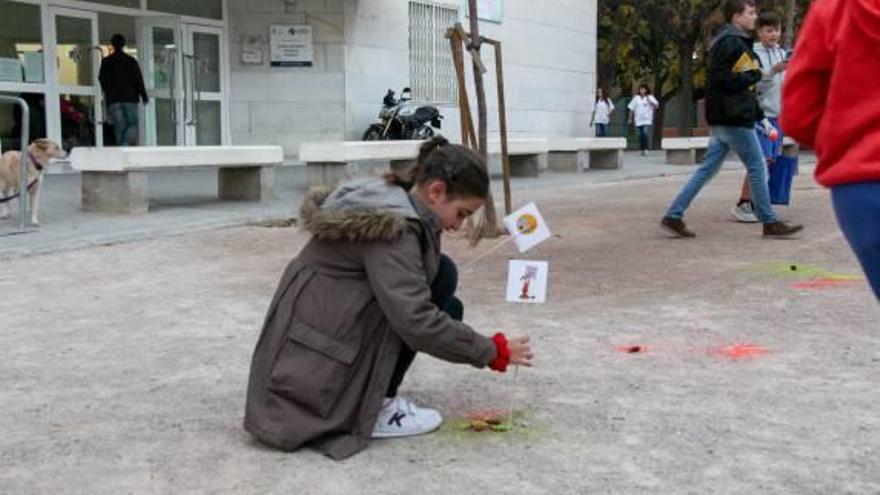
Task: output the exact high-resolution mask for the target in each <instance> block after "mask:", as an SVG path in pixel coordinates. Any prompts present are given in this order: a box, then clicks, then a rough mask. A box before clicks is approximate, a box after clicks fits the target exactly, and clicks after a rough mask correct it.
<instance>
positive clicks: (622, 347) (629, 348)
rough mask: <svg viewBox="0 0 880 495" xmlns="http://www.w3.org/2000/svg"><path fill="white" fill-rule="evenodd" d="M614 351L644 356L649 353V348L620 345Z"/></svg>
mask: <svg viewBox="0 0 880 495" xmlns="http://www.w3.org/2000/svg"><path fill="white" fill-rule="evenodd" d="M614 349H615V350H616V351H617V352H622V353H624V354H644V353H646V352H648V348H647V347H646V346H643V345H620V346H617V347H615V348H614Z"/></svg>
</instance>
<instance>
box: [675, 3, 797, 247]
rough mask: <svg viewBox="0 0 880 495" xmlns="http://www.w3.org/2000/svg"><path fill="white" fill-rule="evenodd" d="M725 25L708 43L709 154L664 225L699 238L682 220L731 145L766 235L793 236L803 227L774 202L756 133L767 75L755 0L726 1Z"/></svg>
mask: <svg viewBox="0 0 880 495" xmlns="http://www.w3.org/2000/svg"><path fill="white" fill-rule="evenodd" d="M724 18H725V19H726V20H727V22H728V24H726V25H725V26H724V27H722V28H721V30H720V31H719V33H718V35H717V36H716V37H715V39H714V40H713V41H712V43H711V45H710V48H709V90H708V92H707V95H706V119H707V120H708V122H709V125H710V127H711V138H710V139H709V149H708V150H707V152H706V159H705V160H704V161H703V163H702V164H701V165H700V167H699V168H698V169H697V171H696V172H695V173H694V175H693V176H691V178H690V180H689V181H688V183H687V184H686V185H685V187H684V188H683V189H682V190H681V192H680V193H679V194H678V197H676V198H675V200H674V201H673V202H672V205H670V207H669V209H668V210H667V212H666V215H665V216H664V217H663V220H661V221H660V225H661V226H662V227H663V228H664V229H665V230H667V231H668V232H670V233H671V234H673V235H675V236H676V237H695V235H696V234H694V233H693V232H692V231H691V230H689V229H688V228H687V226H686V225H685V223H684V220H683V218H684V213H685V211H686V210H687V208H688V207H689V206H690V204H691V202H692V201H693V199H694V198H695V197H696V196H697V194H699V192H700V190H701V189H702V188H703V186H705V185H706V184H707V183H708V182H709V181H710V180H712V178H713V177H715V174H717V173H718V170H719V169H720V168H721V165H722V164H723V163H724V157H725V156H726V155H727V152H728V151H730V150H731V149H733V150H734V151H736V153H737V154H738V155H739V157H740V160H742V162H743V164H744V165H745V166H746V170H747V171H748V177H749V184H750V186H751V190H752V197H753V201H754V203H755V215H756V216H757V217H758V220H759V221H760V222H762V223H763V224H764V237H767V238H784V237H790V236H792V235H794V234H796V233H798V232H800V231H801V230H802V229H803V226H801V225H788V224H786V223H784V222H781V221H779V219H778V218H777V217H776V213H774V212H773V207H772V206H771V205H770V191H769V189H768V187H767V170H766V167H765V165H764V154H763V152H762V151H761V144H760V143H759V142H758V136H757V134H756V133H755V122H758V121H760V120H763V119H764V115H763V112H762V111H761V108H760V107H759V105H758V100H757V97H756V92H755V86H756V85H757V84H758V82H760V81H761V79H762V78H763V74H762V73H761V65H760V62H759V60H758V56H757V55H756V54H755V52H754V50H753V49H752V42H751V38H750V37H749V35H748V34H746V33H747V32H748V31H751V30H753V29H754V28H755V23H756V21H757V18H758V13H757V11H756V7H755V2H754V0H726V1H725V3H724Z"/></svg>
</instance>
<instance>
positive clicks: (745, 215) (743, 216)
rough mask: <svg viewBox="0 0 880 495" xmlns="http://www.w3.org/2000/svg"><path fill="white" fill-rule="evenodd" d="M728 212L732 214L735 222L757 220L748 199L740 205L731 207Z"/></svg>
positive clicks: (753, 221) (754, 221)
mask: <svg viewBox="0 0 880 495" xmlns="http://www.w3.org/2000/svg"><path fill="white" fill-rule="evenodd" d="M730 213H731V214H732V215H733V218H735V219H736V221H737V222H743V223H757V222H758V217H756V216H755V211H754V210H752V203H750V202H748V201H747V202H745V203H743V204H741V205H737V206H734V207H733V209H732V210H730Z"/></svg>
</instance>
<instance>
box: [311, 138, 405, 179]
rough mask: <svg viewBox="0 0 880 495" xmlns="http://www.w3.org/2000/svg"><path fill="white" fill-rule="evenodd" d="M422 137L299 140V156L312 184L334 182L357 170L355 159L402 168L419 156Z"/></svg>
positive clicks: (399, 169)
mask: <svg viewBox="0 0 880 495" xmlns="http://www.w3.org/2000/svg"><path fill="white" fill-rule="evenodd" d="M421 145H422V141H316V142H311V143H302V144H301V145H300V147H299V159H300V160H302V161H304V162H306V174H307V176H308V182H309V184H310V185H312V186H320V185H334V184H336V183H337V182H339V181H341V180H343V179H345V178H346V177H347V176H350V175H355V174H357V173H358V166H357V163H358V162H364V161H377V160H382V161H388V162H390V163H391V170H394V171H398V172H399V171H402V170H405V169H406V168H409V167H410V166H411V165H412V161H413V160H415V159H416V157H417V156H419V146H421Z"/></svg>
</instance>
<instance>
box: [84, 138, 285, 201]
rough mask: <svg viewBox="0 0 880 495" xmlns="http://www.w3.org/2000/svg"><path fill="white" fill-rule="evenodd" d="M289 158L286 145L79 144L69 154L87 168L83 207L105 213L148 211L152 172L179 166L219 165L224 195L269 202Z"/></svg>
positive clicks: (243, 199) (219, 194) (221, 196)
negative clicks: (276, 171)
mask: <svg viewBox="0 0 880 495" xmlns="http://www.w3.org/2000/svg"><path fill="white" fill-rule="evenodd" d="M283 159H284V153H283V150H282V148H281V147H280V146H190V147H173V146H167V147H165V146H160V147H112V148H74V149H73V151H72V152H71V154H70V158H69V160H70V165H71V167H72V168H74V169H75V170H79V171H80V172H81V173H82V206H83V210H85V211H96V212H104V213H146V211H147V208H148V206H149V195H148V188H147V172H148V171H157V170H174V169H179V168H193V167H217V168H219V172H218V173H219V175H218V178H219V182H218V187H217V189H218V191H217V193H218V196H219V197H220V199H221V200H236V201H263V200H265V199H268V198H269V197H271V195H272V189H273V187H274V182H275V174H274V167H275V166H277V165H281V163H282V161H283Z"/></svg>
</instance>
